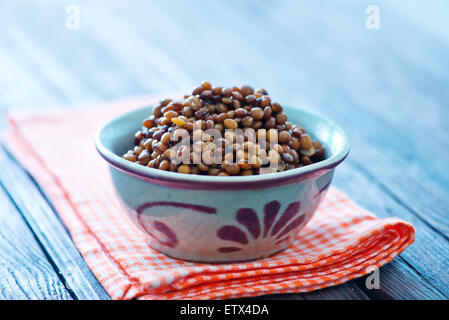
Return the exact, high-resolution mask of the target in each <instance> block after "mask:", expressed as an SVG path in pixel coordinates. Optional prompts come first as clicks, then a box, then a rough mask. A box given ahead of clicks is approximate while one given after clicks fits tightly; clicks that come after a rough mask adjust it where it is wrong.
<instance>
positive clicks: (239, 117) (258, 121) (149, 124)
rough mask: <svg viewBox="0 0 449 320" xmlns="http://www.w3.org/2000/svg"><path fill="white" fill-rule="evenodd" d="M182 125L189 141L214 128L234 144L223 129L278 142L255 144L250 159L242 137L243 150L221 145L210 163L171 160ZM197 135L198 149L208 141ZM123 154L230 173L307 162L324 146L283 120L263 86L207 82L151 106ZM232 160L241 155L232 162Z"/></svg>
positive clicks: (158, 164)
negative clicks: (180, 96) (220, 158)
mask: <svg viewBox="0 0 449 320" xmlns="http://www.w3.org/2000/svg"><path fill="white" fill-rule="evenodd" d="M180 128H182V129H185V130H187V132H188V133H189V134H190V141H191V142H193V135H195V134H201V132H202V131H203V130H207V129H217V130H218V131H220V132H221V133H222V134H223V136H224V139H230V140H228V141H230V143H231V145H232V143H235V137H234V139H233V138H232V135H227V134H226V133H225V130H226V129H232V130H235V129H238V128H240V129H242V130H243V132H245V131H246V130H248V129H250V128H252V129H254V132H256V134H257V135H258V137H260V136H265V137H266V138H267V140H268V141H270V137H272V136H273V135H277V138H278V143H277V144H274V145H272V146H271V148H270V143H267V144H266V149H265V148H263V149H262V148H259V147H257V146H256V149H255V150H256V153H255V154H254V153H251V154H254V155H253V158H251V159H248V157H249V156H248V150H249V148H251V146H250V145H249V144H250V142H247V141H246V142H245V143H244V144H243V147H244V148H243V150H241V148H240V149H238V151H237V152H240V153H241V154H239V155H238V156H237V157H236V149H237V148H236V147H235V145H234V146H233V147H234V148H232V149H231V150H233V151H231V153H230V154H225V149H224V148H223V149H222V151H223V156H224V160H223V161H222V163H220V164H218V163H217V164H216V163H214V162H213V161H212V163H211V162H210V161H208V163H210V164H206V163H203V162H200V163H198V164H193V163H190V164H186V163H179V161H171V159H173V158H171V157H170V156H171V155H172V152H178V151H179V150H177V149H176V148H174V147H175V145H176V144H177V143H178V141H177V140H175V139H172V135H173V134H175V131H176V130H177V129H180ZM194 128H201V129H197V130H196V131H200V132H195V131H194ZM184 132H185V131H184ZM260 134H263V135H260ZM177 136H179V135H177ZM229 137H231V138H229ZM209 138H210V137H209ZM172 140H174V141H172ZM201 140H202V141H197V142H196V143H200V144H201V146H200V148H201V150H205V149H207V145H208V144H212V142H209V141H204V135H203V139H201ZM206 140H208V139H206ZM246 140H248V139H246ZM211 141H212V139H211ZM214 146H215V145H214ZM178 147H179V146H178ZM190 150H191V152H192V153H191V154H190V159H191V160H192V159H193V158H194V156H195V155H194V154H193V150H194V147H193V145H191V148H190ZM196 150H198V149H196ZM123 158H125V159H126V160H129V161H131V162H137V163H139V164H141V165H143V166H148V167H151V168H155V169H160V170H166V171H173V172H179V173H184V174H203V175H214V176H230V175H233V176H234V175H256V174H261V173H263V172H264V171H263V170H262V168H267V167H269V164H270V161H277V163H278V166H277V169H276V171H277V172H281V171H286V170H290V169H294V168H299V167H303V166H307V165H309V164H312V163H315V162H318V161H321V160H323V158H324V149H323V146H322V145H321V143H320V142H318V141H313V140H312V139H311V137H310V136H309V135H308V134H307V133H306V131H305V130H304V129H303V128H302V127H301V126H299V125H297V124H292V123H291V122H289V121H288V120H287V115H286V114H285V113H283V109H282V106H281V105H280V104H279V103H277V102H273V101H272V100H271V98H270V96H269V95H268V92H267V91H266V90H265V89H257V90H254V89H253V88H252V87H251V86H249V85H243V86H241V87H229V88H224V87H212V85H211V84H210V83H209V82H208V81H205V82H203V83H202V84H201V85H200V86H199V87H197V88H195V89H194V90H193V91H192V93H191V94H188V95H185V96H184V98H183V99H182V100H180V101H179V100H178V101H176V100H172V99H162V100H160V101H159V103H157V104H156V105H155V106H154V107H153V114H152V115H150V116H149V117H148V118H146V119H144V120H143V121H142V127H141V129H140V130H138V131H137V132H136V133H135V135H134V147H133V149H131V150H129V151H128V152H127V153H126V154H124V155H123ZM233 159H240V160H239V161H238V162H236V161H233ZM191 162H192V161H191Z"/></svg>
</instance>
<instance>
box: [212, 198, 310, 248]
mask: <svg viewBox="0 0 449 320" xmlns="http://www.w3.org/2000/svg"><path fill="white" fill-rule="evenodd" d="M280 209H281V204H280V203H279V201H276V200H274V201H271V202H268V203H267V204H265V206H264V218H263V224H262V225H261V223H260V221H259V217H258V216H257V213H256V212H255V211H254V210H253V209H251V208H241V209H238V210H237V212H236V213H235V219H236V221H237V222H238V223H239V224H240V225H242V226H243V227H245V228H246V230H248V232H249V234H250V235H251V237H252V238H253V239H254V240H263V239H267V241H270V242H271V241H273V240H275V244H276V245H278V244H280V243H282V242H284V241H287V240H288V239H289V236H287V234H288V233H289V232H290V231H292V230H294V229H295V228H296V227H298V226H300V225H301V224H302V223H303V222H304V220H305V218H306V214H305V213H304V214H302V215H299V216H298V213H299V211H300V209H301V203H300V202H299V201H295V202H292V203H290V204H289V205H288V207H287V209H285V211H284V212H283V213H282V214H281V216H280V217H279V219H277V220H276V218H277V217H278V215H279V211H280ZM217 237H218V238H220V239H222V240H227V241H232V242H236V243H238V244H240V246H230V247H220V248H218V249H217V251H218V252H220V253H230V252H236V251H241V250H242V249H243V248H244V246H247V245H249V244H250V239H248V236H247V234H246V233H245V232H244V231H242V229H241V228H240V227H237V226H233V225H226V226H223V227H221V228H220V229H218V231H217Z"/></svg>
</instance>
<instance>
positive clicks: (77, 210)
mask: <svg viewBox="0 0 449 320" xmlns="http://www.w3.org/2000/svg"><path fill="white" fill-rule="evenodd" d="M158 98H159V97H143V98H136V99H133V100H126V101H118V102H114V103H108V104H105V105H102V106H87V107H84V108H78V109H63V110H56V111H55V110H52V111H48V112H47V111H45V112H43V111H42V110H41V111H40V112H39V113H32V114H30V113H29V112H27V113H18V112H16V113H13V114H11V116H10V119H11V124H12V130H10V133H9V136H8V137H7V138H8V139H7V143H8V147H9V148H10V149H11V150H12V152H13V153H14V154H16V155H17V158H18V159H19V160H20V161H21V162H22V163H23V165H25V167H26V168H27V169H28V170H29V171H30V172H31V173H32V174H33V175H34V176H35V178H36V179H37V180H38V181H39V183H40V184H41V185H42V186H43V188H44V190H45V191H46V193H47V194H48V196H49V197H50V199H51V200H52V202H53V204H54V206H55V207H56V209H57V211H58V213H59V214H60V216H61V218H62V220H63V221H64V223H65V224H66V226H67V228H68V230H69V231H70V234H71V236H72V237H73V241H74V242H75V244H76V246H77V247H78V249H79V251H80V252H81V254H82V255H83V257H84V259H85V261H86V262H87V264H88V265H89V267H90V269H91V270H92V271H93V273H94V274H95V276H96V277H97V279H98V280H99V281H100V283H101V284H102V285H103V287H104V288H105V289H106V291H107V292H108V293H109V295H110V296H111V297H112V298H113V299H132V298H141V299H224V298H237V297H244V296H257V295H264V294H273V293H286V292H305V291H312V290H316V289H320V288H324V287H329V286H333V285H336V284H340V283H343V282H345V281H348V280H350V279H353V278H356V277H360V276H362V275H364V274H366V273H368V272H371V271H372V270H371V269H370V267H372V266H375V267H378V266H381V265H383V264H385V263H388V262H389V261H391V260H392V259H393V258H394V257H395V256H396V255H398V254H399V253H400V252H402V251H403V250H404V249H405V248H406V247H407V246H408V245H410V244H411V243H412V242H413V241H414V229H413V227H412V226H411V225H410V224H408V223H406V222H403V221H401V220H398V219H395V218H389V219H384V220H380V219H379V218H377V217H376V216H374V215H373V214H371V213H369V212H367V211H366V210H364V209H362V208H360V207H358V206H357V205H356V204H355V203H353V202H352V201H351V200H350V199H349V198H348V197H347V196H345V195H344V194H342V193H341V192H339V191H338V190H336V189H334V188H330V190H329V191H328V194H327V196H326V198H325V200H324V202H323V203H322V204H321V206H320V208H319V209H318V211H317V212H316V214H315V216H314V218H313V219H312V220H311V221H310V222H309V224H308V225H307V226H306V228H305V229H303V230H302V231H301V232H300V234H299V235H298V237H297V241H296V242H295V243H294V245H292V246H291V247H290V248H288V249H287V250H285V251H284V252H282V253H279V254H277V255H274V256H272V257H270V258H267V259H263V260H258V261H254V262H245V263H234V264H218V265H217V264H202V263H191V262H185V261H179V260H175V259H172V258H169V257H167V256H165V255H163V254H161V253H159V252H157V251H155V250H153V249H152V248H150V247H149V246H148V245H147V239H146V235H145V234H143V232H142V231H140V230H139V229H138V228H137V227H136V226H135V225H134V224H133V222H131V220H130V219H129V218H128V217H127V215H126V214H125V213H124V212H123V211H122V210H121V208H120V206H119V204H118V202H117V199H116V198H115V195H114V192H113V187H112V183H111V181H110V178H109V176H108V171H107V165H106V163H105V161H104V160H103V159H101V158H100V156H99V155H98V154H97V152H96V150H95V147H94V141H93V140H94V133H95V131H96V130H97V129H98V128H99V126H100V125H101V123H103V122H105V121H106V120H108V119H110V118H111V117H113V116H115V115H118V114H120V113H122V112H124V111H126V110H130V109H133V108H137V107H140V106H143V105H146V104H150V103H153V102H155V101H156V100H157V99H158ZM23 155H26V156H23ZM337 171H338V170H337Z"/></svg>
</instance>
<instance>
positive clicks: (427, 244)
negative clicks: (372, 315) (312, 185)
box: [334, 159, 449, 299]
mask: <svg viewBox="0 0 449 320" xmlns="http://www.w3.org/2000/svg"><path fill="white" fill-rule="evenodd" d="M354 181H356V182H357V183H354ZM334 185H335V186H336V187H338V188H340V189H341V190H343V191H345V192H346V193H347V194H349V195H351V198H352V199H353V200H354V201H355V202H357V203H358V204H360V205H361V206H363V207H364V208H366V209H368V210H370V211H371V212H373V213H375V214H376V215H378V216H379V217H380V218H388V217H391V216H396V217H399V218H401V219H404V220H405V221H408V222H411V223H412V224H413V225H414V227H415V229H416V239H415V242H414V243H413V244H412V245H411V246H410V248H408V249H406V250H405V251H404V252H403V253H402V254H401V255H400V257H399V259H396V260H395V265H394V266H391V268H393V269H391V270H390V269H388V268H390V265H387V266H385V267H384V268H385V269H386V272H385V276H384V277H383V285H384V288H385V289H387V288H390V289H394V290H392V291H388V293H386V294H385V297H388V296H391V297H394V298H397V299H402V298H404V297H408V298H409V299H429V298H431V297H434V298H441V297H444V296H445V297H449V290H448V288H449V280H448V278H447V270H448V268H449V261H448V259H447V257H448V256H449V242H448V241H447V240H446V239H445V238H444V237H443V236H442V235H439V234H438V233H436V232H434V231H433V229H432V228H430V227H429V226H428V225H427V224H426V223H425V222H424V221H423V220H422V219H421V218H420V217H417V216H416V215H415V214H414V213H413V212H411V211H410V210H409V209H408V208H407V206H403V204H402V203H401V202H398V201H397V200H396V199H395V198H393V197H391V196H390V195H389V194H388V193H386V192H385V191H384V190H383V187H382V185H381V184H379V183H378V182H377V181H376V180H375V179H374V178H373V177H372V176H370V175H367V174H366V172H364V171H362V170H360V168H358V167H357V166H354V165H353V161H352V160H351V159H348V160H347V161H346V162H345V163H344V164H343V165H341V166H340V167H339V168H338V169H337V171H336V174H335V181H334ZM429 253H430V254H431V255H430V256H429ZM410 266H412V267H410ZM400 272H402V275H401V276H399V273H400ZM398 279H401V280H400V281H402V285H398V284H397V282H398ZM406 279H408V280H406ZM417 284H420V286H419V289H418V288H415V286H417ZM373 292H374V291H373ZM378 294H379V293H376V295H378ZM368 295H369V293H368Z"/></svg>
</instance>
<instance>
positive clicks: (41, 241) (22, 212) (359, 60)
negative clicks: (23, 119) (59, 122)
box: [0, 0, 449, 299]
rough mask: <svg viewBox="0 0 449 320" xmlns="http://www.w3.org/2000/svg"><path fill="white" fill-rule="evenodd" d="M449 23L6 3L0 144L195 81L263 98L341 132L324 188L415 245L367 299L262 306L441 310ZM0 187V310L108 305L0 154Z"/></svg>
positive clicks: (361, 12) (333, 291)
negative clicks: (0, 139)
mask: <svg viewBox="0 0 449 320" xmlns="http://www.w3.org/2000/svg"><path fill="white" fill-rule="evenodd" d="M448 9H449V3H448V2H447V1H445V0H439V1H436V0H435V1H431V3H429V2H425V1H407V2H405V1H400V2H399V1H381V0H372V1H362V0H359V1H349V0H346V1H330V0H329V1H274V0H266V1H262V0H253V1H243V0H242V1H238V0H230V1H229V0H228V1H218V0H217V1H215V0H214V1H182V2H181V1H176V2H175V1H171V0H167V1H157V2H156V1H152V2H150V1H143V0H142V1H97V0H91V1H77V0H68V1H67V0H64V1H61V0H54V1H45V2H41V4H40V5H39V4H38V2H36V1H31V0H29V1H25V0H20V1H9V0H8V1H7V0H3V1H0V123H1V124H0V128H2V130H4V129H5V128H6V121H5V115H6V113H7V111H8V110H10V109H17V108H39V107H54V108H68V107H69V106H70V105H75V104H82V103H85V102H96V101H98V102H99V101H103V100H111V99H116V98H124V97H128V96H134V95H143V94H151V93H158V94H159V93H168V92H174V91H188V90H190V89H191V88H192V87H193V86H194V85H196V84H198V83H199V82H200V81H202V80H209V81H211V82H212V83H214V84H222V85H235V84H244V83H249V84H251V85H253V86H255V87H264V88H266V89H267V90H268V91H269V92H270V94H271V95H272V96H274V97H276V99H277V100H280V101H282V102H285V103H290V104H292V105H297V106H300V107H302V108H306V109H310V110H314V111H316V112H319V113H322V114H324V115H326V116H328V117H329V118H332V119H334V120H335V121H336V122H338V123H339V124H341V125H342V126H343V127H344V128H345V129H346V130H347V132H348V134H349V136H350V139H351V141H352V150H351V153H350V156H349V158H348V159H347V160H346V161H345V163H344V164H343V165H342V166H341V167H339V170H337V174H336V178H335V185H336V186H337V187H339V188H340V189H342V190H343V191H345V192H346V193H348V194H349V195H351V197H352V198H353V199H354V200H356V201H357V202H358V203H359V204H361V205H362V206H364V207H366V208H367V209H369V210H371V211H373V212H374V213H376V214H377V215H378V216H380V217H390V216H397V217H400V218H402V219H404V220H407V221H410V222H412V223H413V224H414V226H415V228H416V242H415V243H414V244H413V245H412V246H411V247H410V248H408V249H407V250H406V251H405V252H404V253H402V254H401V255H400V256H399V257H397V258H396V259H395V260H394V261H393V262H392V263H390V264H388V265H386V266H384V267H382V268H381V272H380V285H381V288H380V289H378V290H369V289H368V288H366V286H365V279H364V278H362V279H357V280H354V281H350V282H348V283H345V284H343V285H340V286H337V287H332V288H328V289H324V290H320V291H315V292H312V293H308V294H290V295H279V296H271V297H268V298H282V299H287V298H288V299H412V298H414V299H447V298H448V297H449V218H448V214H449V211H448V210H449V209H448V208H449V129H448V127H449V110H448V108H449V19H448V16H447V14H448ZM78 18H79V19H78ZM78 22H79V23H78ZM57 152H58V151H57V150H55V153H57ZM23 156H26V155H23ZM0 186H1V188H0V299H108V295H107V294H106V293H105V291H104V290H103V289H102V287H101V285H99V283H98V282H97V280H96V279H95V278H94V276H93V275H92V274H91V272H90V270H89V268H88V267H87V266H86V265H85V263H84V261H83V260H82V258H81V256H80V254H79V253H78V251H77V249H76V247H74V245H73V243H72V241H71V239H70V235H69V234H68V232H67V231H66V229H65V227H64V226H63V224H62V223H61V221H60V220H59V218H58V214H57V212H56V211H55V210H54V208H53V206H52V204H51V202H50V201H48V199H47V198H46V196H45V191H44V189H42V188H41V187H40V186H39V185H37V184H36V183H35V181H34V179H33V177H32V176H30V175H29V174H28V173H27V172H26V171H25V170H24V169H23V168H22V167H21V166H20V164H19V163H18V161H17V160H16V159H14V158H13V157H12V156H11V154H10V153H9V152H8V150H7V149H6V148H5V147H4V146H1V148H0Z"/></svg>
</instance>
